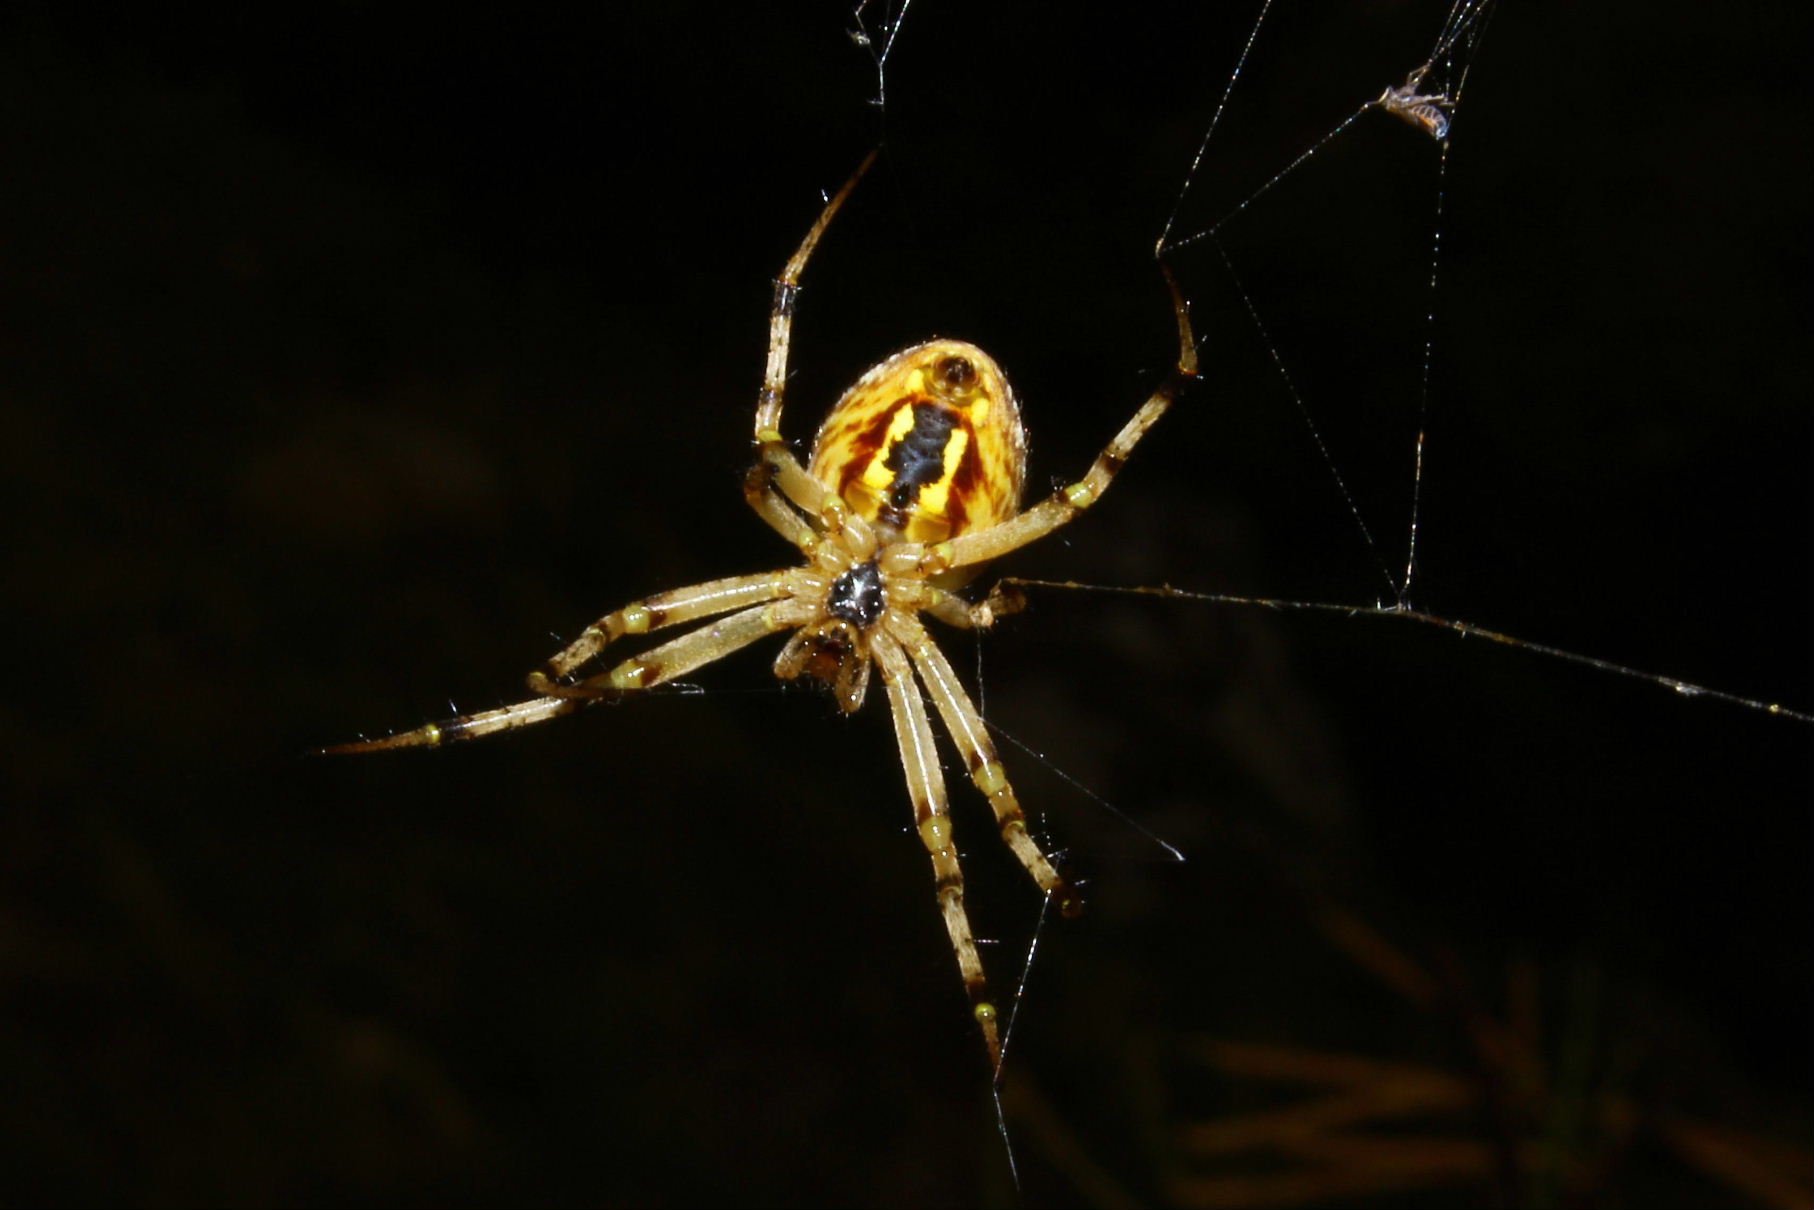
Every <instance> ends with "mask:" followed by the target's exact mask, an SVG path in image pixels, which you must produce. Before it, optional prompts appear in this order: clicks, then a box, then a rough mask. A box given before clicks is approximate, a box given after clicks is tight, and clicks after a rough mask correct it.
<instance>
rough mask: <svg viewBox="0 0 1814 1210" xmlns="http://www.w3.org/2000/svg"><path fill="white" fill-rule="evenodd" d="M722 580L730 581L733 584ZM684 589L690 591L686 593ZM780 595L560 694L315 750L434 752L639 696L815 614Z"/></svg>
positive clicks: (336, 752)
mask: <svg viewBox="0 0 1814 1210" xmlns="http://www.w3.org/2000/svg"><path fill="white" fill-rule="evenodd" d="M788 574H792V573H788ZM743 578H758V577H743ZM722 582H723V583H729V581H722ZM695 587H696V588H704V587H707V585H703V584H702V585H696V586H695ZM681 591H682V592H686V591H689V590H687V589H682V590H681ZM775 595H776V594H774V593H769V594H768V596H769V598H770V599H769V600H768V601H767V602H765V603H762V604H757V605H753V606H750V607H749V608H747V609H745V610H744V611H743V612H742V613H736V614H732V615H731V616H730V617H728V618H726V619H724V620H723V621H721V622H716V623H713V624H711V625H706V626H701V627H700V628H699V629H698V630H694V631H689V632H688V633H686V634H683V635H681V636H680V637H679V638H677V639H672V640H670V641H668V642H666V643H663V644H661V645H660V646H659V647H654V648H651V649H650V650H648V651H646V652H644V653H643V654H642V655H641V656H640V657H637V658H634V659H628V660H625V661H624V662H623V663H621V664H619V665H618V666H617V667H615V668H613V669H611V670H610V671H609V672H605V673H601V674H599V675H598V676H595V677H591V678H588V679H587V680H585V681H582V682H580V683H579V684H577V685H561V686H558V688H559V690H560V692H559V693H558V694H544V695H543V696H541V697H534V698H530V699H529V700H527V701H522V702H513V703H511V704H510V705H508V706H499V707H498V708H497V709H495V710H482V711H480V712H479V713H477V714H462V715H460V716H459V717H458V718H449V719H443V720H441V721H440V722H435V723H425V724H423V725H422V726H420V727H417V728H416V729H415V730H414V731H405V732H402V733H401V734H398V735H389V736H386V737H384V738H383V739H361V740H354V741H352V742H351V743H345V744H333V745H330V746H329V747H326V748H317V749H316V752H317V753H320V754H323V755H341V754H345V753H353V752H382V751H384V750H386V749H389V748H433V747H437V746H439V745H441V744H445V743H452V742H455V741H458V740H469V739H480V738H482V737H484V736H487V735H493V734H496V733H497V732H499V731H509V730H512V729H514V728H517V727H531V726H534V725H535V724H536V723H545V722H547V721H548V720H549V719H551V718H560V717H561V716H562V715H565V714H573V713H575V712H577V711H580V710H584V709H585V708H586V707H587V706H593V705H597V704H598V703H599V702H601V701H604V700H605V699H607V698H615V697H621V696H623V695H624V694H626V693H634V692H635V691H636V690H638V689H652V688H654V687H655V686H656V685H659V684H661V683H662V682H663V681H668V680H672V679H673V678H675V677H677V676H684V675H685V674H686V673H688V672H691V671H692V670H693V669H695V668H698V667H700V666H701V665H703V664H709V663H711V662H712V661H713V660H716V659H722V658H723V657H724V656H727V655H729V654H731V652H733V651H736V650H737V649H738V648H739V647H745V646H748V645H749V644H751V643H753V642H755V641H756V640H757V639H759V638H761V637H763V636H764V635H768V634H773V633H775V632H776V631H777V630H784V629H786V628H787V627H789V626H798V625H800V624H801V623H803V622H805V621H806V620H807V618H808V616H809V614H810V611H809V610H808V609H807V607H805V606H804V605H800V604H797V603H796V602H794V601H791V600H786V599H783V600H774V599H773V598H774V596H775ZM650 599H651V600H653V599H655V598H650ZM633 608H635V606H626V607H625V609H623V610H619V611H618V613H617V614H611V615H608V617H617V616H619V614H622V613H625V612H627V611H628V610H629V609H633ZM601 645H602V644H601ZM541 676H542V674H541V673H539V672H536V673H531V674H530V683H531V685H534V684H535V683H536V679H537V678H538V677H541Z"/></svg>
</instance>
